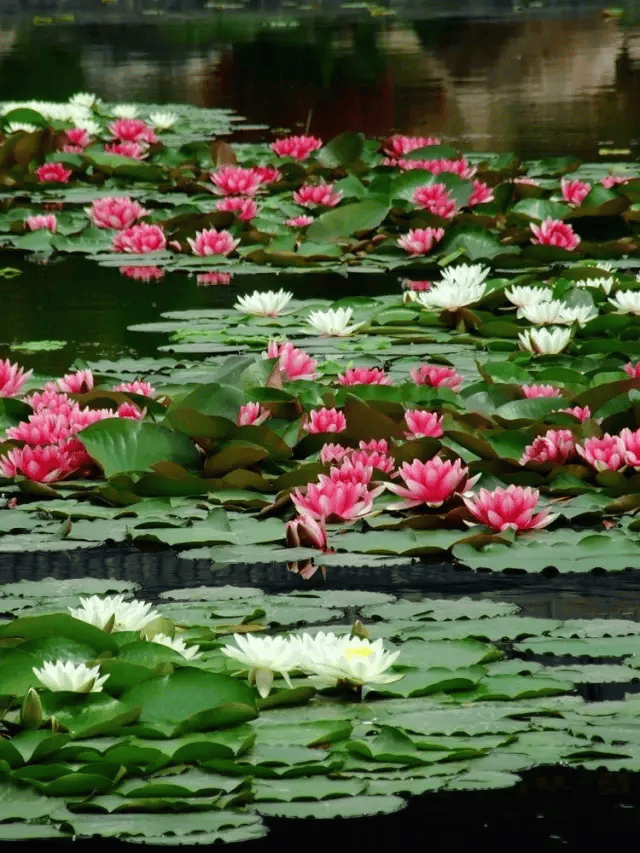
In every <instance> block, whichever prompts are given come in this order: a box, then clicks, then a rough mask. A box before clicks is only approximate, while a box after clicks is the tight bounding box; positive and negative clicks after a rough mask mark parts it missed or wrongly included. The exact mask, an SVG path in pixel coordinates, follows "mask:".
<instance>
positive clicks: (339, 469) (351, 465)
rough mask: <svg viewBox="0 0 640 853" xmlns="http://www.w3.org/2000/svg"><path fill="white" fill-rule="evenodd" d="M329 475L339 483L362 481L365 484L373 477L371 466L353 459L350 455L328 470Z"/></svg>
mask: <svg viewBox="0 0 640 853" xmlns="http://www.w3.org/2000/svg"><path fill="white" fill-rule="evenodd" d="M329 477H330V478H331V479H332V480H335V481H336V482H339V483H364V484H365V485H367V484H368V483H370V482H371V478H372V477H373V466H372V465H365V464H364V463H363V462H361V461H356V462H354V461H353V458H352V457H351V456H347V457H346V458H345V459H343V460H342V463H341V464H340V465H339V466H334V467H333V468H331V469H330V470H329Z"/></svg>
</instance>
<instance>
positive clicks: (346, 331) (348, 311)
mask: <svg viewBox="0 0 640 853" xmlns="http://www.w3.org/2000/svg"><path fill="white" fill-rule="evenodd" d="M352 317H353V308H329V309H328V310H327V311H312V312H311V313H310V314H309V316H308V317H307V323H308V324H309V325H310V326H311V328H312V329H313V331H314V332H317V333H318V334H320V335H332V336H334V337H340V338H344V337H346V336H347V335H352V334H353V333H354V332H357V331H358V329H359V328H360V327H361V326H364V323H354V324H353V325H352V326H350V325H349V323H350V322H351V318H352Z"/></svg>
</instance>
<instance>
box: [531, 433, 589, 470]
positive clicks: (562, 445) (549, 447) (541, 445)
mask: <svg viewBox="0 0 640 853" xmlns="http://www.w3.org/2000/svg"><path fill="white" fill-rule="evenodd" d="M575 453H576V443H575V439H574V437H573V433H572V432H571V430H570V429H550V430H547V432H546V433H545V434H544V435H539V436H537V437H536V438H535V439H534V440H533V442H532V443H531V444H529V445H528V446H527V447H525V449H524V452H523V454H522V458H521V459H520V464H521V465H526V464H527V463H529V462H554V463H556V464H558V465H562V463H563V462H566V461H567V459H569V458H570V457H571V456H575Z"/></svg>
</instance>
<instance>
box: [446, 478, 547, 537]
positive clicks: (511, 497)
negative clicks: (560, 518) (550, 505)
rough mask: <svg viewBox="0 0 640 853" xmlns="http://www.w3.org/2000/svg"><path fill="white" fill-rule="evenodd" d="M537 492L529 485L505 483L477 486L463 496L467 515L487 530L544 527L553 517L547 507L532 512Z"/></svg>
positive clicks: (534, 509)
mask: <svg viewBox="0 0 640 853" xmlns="http://www.w3.org/2000/svg"><path fill="white" fill-rule="evenodd" d="M539 498H540V492H539V491H538V490H537V489H532V488H530V487H527V488H523V487H522V486H514V485H513V484H512V485H510V486H507V488H506V489H501V488H498V489H493V491H488V490H487V489H480V491H479V492H478V493H477V494H475V495H473V497H464V498H463V500H464V502H465V504H466V506H467V509H468V510H469V512H470V513H471V515H472V516H473V517H474V518H475V519H476V521H479V522H480V524H484V525H485V527H489V528H490V529H491V530H495V531H498V532H500V533H501V532H503V531H504V530H515V531H519V530H534V529H538V528H540V527H546V526H547V525H548V524H550V523H551V522H552V521H553V520H554V519H555V518H557V516H556V515H552V514H551V513H550V511H549V510H543V511H542V512H538V513H536V509H537V504H538V499H539Z"/></svg>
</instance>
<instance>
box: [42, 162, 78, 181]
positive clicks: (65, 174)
mask: <svg viewBox="0 0 640 853" xmlns="http://www.w3.org/2000/svg"><path fill="white" fill-rule="evenodd" d="M36 177H37V179H38V180H39V181H41V182H42V183H47V184H68V183H69V178H70V177H71V169H65V167H64V166H63V165H62V163H45V164H44V166H40V167H39V168H38V169H36Z"/></svg>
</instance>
